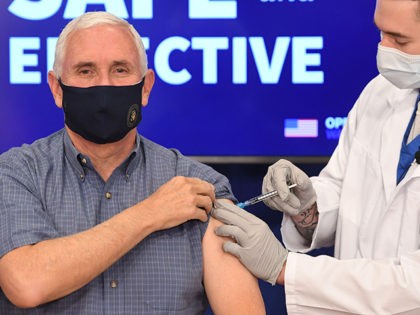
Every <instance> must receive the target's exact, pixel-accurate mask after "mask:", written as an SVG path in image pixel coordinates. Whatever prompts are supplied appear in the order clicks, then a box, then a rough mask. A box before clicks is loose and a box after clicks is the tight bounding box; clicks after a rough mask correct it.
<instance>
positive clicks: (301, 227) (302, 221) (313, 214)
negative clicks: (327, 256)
mask: <svg viewBox="0 0 420 315" xmlns="http://www.w3.org/2000/svg"><path fill="white" fill-rule="evenodd" d="M318 215H319V214H318V207H317V204H316V203H314V204H313V206H312V207H310V208H309V209H308V210H305V211H302V212H301V213H299V214H298V215H296V216H293V217H292V219H293V222H295V226H296V228H297V230H298V231H299V233H300V234H301V235H302V236H303V237H304V238H305V239H306V240H307V241H309V242H310V241H312V236H313V234H314V231H315V228H316V226H317V224H318Z"/></svg>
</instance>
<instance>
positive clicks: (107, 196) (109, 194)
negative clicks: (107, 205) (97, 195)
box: [105, 191, 112, 199]
mask: <svg viewBox="0 0 420 315" xmlns="http://www.w3.org/2000/svg"><path fill="white" fill-rule="evenodd" d="M111 197H112V194H111V193H110V192H109V191H108V192H107V193H106V194H105V198H106V199H111Z"/></svg>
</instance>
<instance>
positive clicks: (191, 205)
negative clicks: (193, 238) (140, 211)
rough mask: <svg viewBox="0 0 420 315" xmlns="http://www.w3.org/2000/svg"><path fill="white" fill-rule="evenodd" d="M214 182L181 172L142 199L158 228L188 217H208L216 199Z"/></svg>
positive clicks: (170, 225)
mask: <svg viewBox="0 0 420 315" xmlns="http://www.w3.org/2000/svg"><path fill="white" fill-rule="evenodd" d="M215 200H216V199H215V193H214V186H213V185H211V184H210V183H208V182H206V181H203V180H201V179H198V178H189V177H182V176H177V177H174V178H172V179H171V180H170V181H168V182H167V183H165V184H164V185H162V186H161V187H159V189H158V190H156V192H154V193H153V194H152V195H150V197H148V198H147V199H145V200H144V201H142V202H141V203H139V205H141V206H142V208H144V209H145V211H147V212H148V213H149V214H150V216H153V221H154V222H155V223H156V224H157V229H158V230H163V229H169V228H171V227H174V226H177V225H180V224H182V223H184V222H186V221H188V220H193V219H198V220H200V221H203V222H205V221H207V219H208V215H207V214H208V213H209V212H210V211H211V209H212V207H213V202H214V201H215Z"/></svg>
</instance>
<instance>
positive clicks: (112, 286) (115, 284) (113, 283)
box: [109, 280, 118, 289]
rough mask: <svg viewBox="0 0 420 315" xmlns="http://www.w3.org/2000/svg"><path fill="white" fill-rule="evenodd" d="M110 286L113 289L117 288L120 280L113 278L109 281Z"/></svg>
mask: <svg viewBox="0 0 420 315" xmlns="http://www.w3.org/2000/svg"><path fill="white" fill-rule="evenodd" d="M109 286H110V287H111V288H113V289H115V288H116V287H118V281H117V280H111V282H110V283H109Z"/></svg>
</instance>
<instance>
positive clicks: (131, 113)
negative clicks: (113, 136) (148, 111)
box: [127, 104, 140, 128]
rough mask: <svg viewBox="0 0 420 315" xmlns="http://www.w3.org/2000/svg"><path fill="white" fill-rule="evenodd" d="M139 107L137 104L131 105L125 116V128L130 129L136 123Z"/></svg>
mask: <svg viewBox="0 0 420 315" xmlns="http://www.w3.org/2000/svg"><path fill="white" fill-rule="evenodd" d="M139 110H140V107H139V105H137V104H133V105H131V106H130V108H129V110H128V116H127V126H128V127H130V128H131V127H132V126H134V125H135V124H136V123H137V119H138V114H139Z"/></svg>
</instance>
